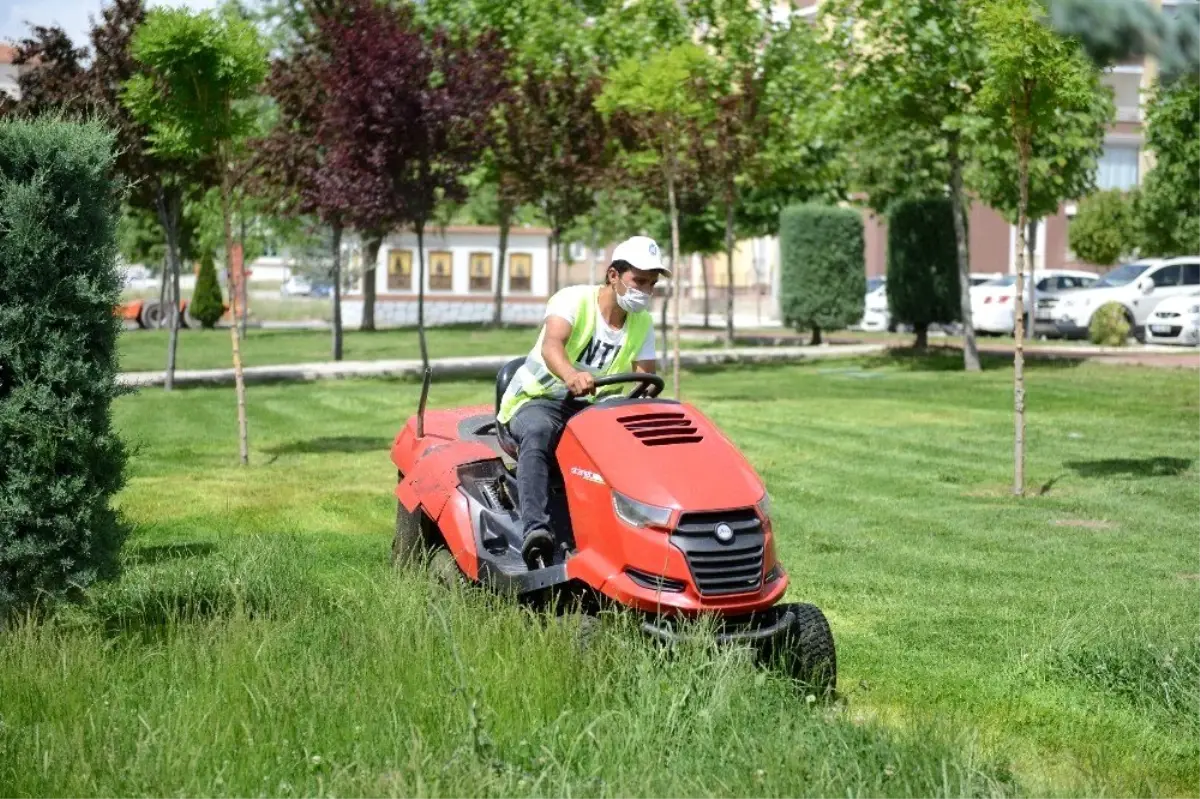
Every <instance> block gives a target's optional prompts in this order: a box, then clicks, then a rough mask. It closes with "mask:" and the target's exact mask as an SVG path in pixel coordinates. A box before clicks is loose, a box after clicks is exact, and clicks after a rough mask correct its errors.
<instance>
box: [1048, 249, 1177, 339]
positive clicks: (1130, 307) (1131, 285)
mask: <svg viewBox="0 0 1200 799" xmlns="http://www.w3.org/2000/svg"><path fill="white" fill-rule="evenodd" d="M1198 289H1200V255H1188V256H1184V257H1180V258H1166V259H1162V258H1150V259H1145V260H1141V261H1134V262H1132V263H1127V264H1121V265H1120V266H1118V267H1117V268H1116V269H1113V270H1112V271H1110V272H1108V273H1107V274H1106V275H1104V276H1103V277H1102V278H1100V280H1099V281H1097V282H1096V283H1095V284H1094V285H1093V286H1092V287H1091V288H1087V289H1082V290H1080V291H1075V292H1072V293H1071V295H1070V296H1068V297H1064V298H1063V299H1062V302H1060V303H1058V304H1057V305H1056V306H1055V308H1054V314H1053V315H1054V322H1055V325H1056V326H1057V328H1058V332H1059V333H1060V334H1062V335H1064V336H1066V337H1068V338H1085V337H1087V334H1088V329H1089V328H1090V327H1091V324H1092V317H1093V316H1094V315H1095V313H1096V311H1097V310H1098V309H1099V308H1101V307H1102V306H1104V305H1107V304H1108V303H1110V302H1116V303H1120V305H1121V306H1122V307H1123V308H1124V309H1125V318H1126V320H1127V321H1128V322H1129V326H1130V328H1131V330H1132V331H1133V334H1134V335H1135V336H1137V338H1139V339H1142V338H1144V336H1145V326H1146V322H1147V320H1149V318H1150V315H1151V314H1152V313H1154V310H1155V308H1157V307H1158V304H1159V303H1161V302H1162V301H1163V300H1166V299H1170V298H1172V297H1186V296H1188V295H1189V294H1191V293H1192V292H1193V291H1196V290H1198Z"/></svg>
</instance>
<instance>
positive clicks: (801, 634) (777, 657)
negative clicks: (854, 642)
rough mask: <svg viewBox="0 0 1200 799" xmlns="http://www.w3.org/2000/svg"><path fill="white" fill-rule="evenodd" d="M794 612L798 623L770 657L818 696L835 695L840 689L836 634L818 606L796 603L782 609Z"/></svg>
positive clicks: (794, 623) (772, 648)
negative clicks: (834, 637) (835, 643)
mask: <svg viewBox="0 0 1200 799" xmlns="http://www.w3.org/2000/svg"><path fill="white" fill-rule="evenodd" d="M784 610H791V611H792V614H793V616H794V617H795V620H794V621H793V622H792V626H791V628H790V630H789V631H788V633H787V634H786V635H785V636H783V637H782V638H781V639H780V640H779V641H778V642H777V643H776V645H775V646H772V647H771V652H770V653H769V655H770V656H771V658H772V659H773V660H774V661H775V663H774V664H773V665H776V666H778V667H780V668H782V669H783V671H784V672H785V673H786V674H787V675H788V676H790V677H792V678H793V679H795V680H797V681H799V682H801V683H804V684H805V685H806V686H808V688H809V689H810V690H811V691H812V693H814V694H816V695H817V696H818V697H825V696H832V695H833V693H834V691H835V690H836V689H837V650H836V649H835V647H834V643H833V631H832V630H830V629H829V622H828V621H827V620H826V619H825V614H824V613H822V612H821V609H820V608H818V607H817V606H816V605H808V604H804V603H796V604H794V605H788V606H786V607H782V608H780V611H784Z"/></svg>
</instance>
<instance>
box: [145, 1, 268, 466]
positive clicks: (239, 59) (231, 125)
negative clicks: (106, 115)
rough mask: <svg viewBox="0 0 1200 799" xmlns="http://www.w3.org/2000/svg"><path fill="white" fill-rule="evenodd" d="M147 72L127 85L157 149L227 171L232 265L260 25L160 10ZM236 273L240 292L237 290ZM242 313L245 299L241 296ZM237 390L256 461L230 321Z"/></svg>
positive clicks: (242, 430) (153, 16) (226, 225)
mask: <svg viewBox="0 0 1200 799" xmlns="http://www.w3.org/2000/svg"><path fill="white" fill-rule="evenodd" d="M133 54H134V57H135V58H136V59H137V60H138V61H139V62H140V63H141V64H142V65H143V66H144V68H145V72H143V73H142V74H138V75H135V76H134V77H133V78H131V79H130V80H129V82H128V83H127V84H126V98H125V99H126V103H127V104H128V106H129V108H130V110H131V111H132V112H133V115H134V116H135V118H137V119H138V120H139V121H140V122H141V123H142V124H144V125H145V126H146V127H147V128H148V129H149V134H148V135H147V137H146V138H147V140H148V141H149V143H150V145H151V150H152V151H153V152H157V153H163V154H166V155H169V156H171V157H174V158H178V159H180V160H192V161H202V160H208V161H211V162H213V163H214V165H215V168H216V172H217V174H218V175H219V176H220V185H221V216H222V223H223V224H222V227H223V229H224V240H225V242H224V243H225V263H227V264H232V263H233V232H232V229H231V217H232V210H231V202H232V200H233V195H234V178H233V173H232V169H231V167H232V166H233V164H234V161H235V158H236V155H237V152H238V149H237V148H238V145H239V142H240V141H241V140H243V139H245V138H246V137H247V136H248V135H249V134H250V133H251V132H253V130H254V129H255V126H256V122H257V116H256V114H257V109H256V108H255V107H254V106H253V105H249V104H247V102H246V101H247V100H248V99H250V98H251V97H252V96H253V95H254V93H255V91H256V89H257V88H258V86H259V84H260V83H262V81H263V78H265V77H266V73H267V52H266V48H265V47H264V46H263V43H262V41H261V40H260V39H259V36H258V32H257V31H256V30H255V28H254V27H253V25H251V24H250V23H249V22H247V21H246V20H245V19H243V18H241V17H240V16H238V15H236V14H232V13H224V14H221V15H216V14H213V13H211V12H206V13H199V14H197V13H192V12H190V11H187V10H178V9H158V10H155V11H152V12H151V13H150V14H148V15H147V17H146V21H145V22H144V23H143V25H142V27H141V28H140V29H139V30H138V32H137V35H136V36H135V38H134V44H133ZM239 279H240V276H235V286H234V291H235V292H236V291H237V280H239ZM233 306H234V314H233V315H234V317H235V318H236V317H237V302H236V299H235V300H234V302H233ZM230 336H231V340H232V347H233V368H234V375H235V382H236V390H237V406H238V435H239V448H240V457H241V462H242V463H243V464H246V463H249V460H250V453H249V439H248V433H247V429H246V384H245V381H244V380H243V377H242V359H241V350H240V347H239V342H238V331H237V325H232V326H231V327H230Z"/></svg>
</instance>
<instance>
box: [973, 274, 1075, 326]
mask: <svg viewBox="0 0 1200 799" xmlns="http://www.w3.org/2000/svg"><path fill="white" fill-rule="evenodd" d="M1026 279H1027V280H1028V279H1030V277H1029V276H1027V277H1026ZM1098 279H1099V278H1098V277H1097V276H1096V275H1095V274H1093V273H1091V272H1082V271H1078V270H1071V269H1046V270H1037V271H1035V272H1034V273H1033V275H1032V280H1033V294H1034V302H1033V307H1034V329H1033V331H1032V332H1033V333H1034V334H1035V335H1036V334H1037V333H1039V332H1043V333H1047V334H1049V333H1057V328H1056V327H1055V326H1054V324H1053V319H1052V318H1051V317H1049V316H1046V317H1045V321H1044V323H1043V324H1042V330H1040V331H1039V330H1038V319H1039V318H1041V308H1042V304H1043V303H1047V304H1052V303H1054V302H1057V300H1058V298H1059V297H1060V296H1061V295H1062V294H1063V293H1064V292H1068V291H1074V290H1076V289H1081V288H1086V287H1087V286H1090V285H1092V284H1093V283H1095V282H1096V281H1097V280H1098ZM1025 291H1026V295H1025V296H1026V301H1028V296H1029V295H1028V291H1029V289H1028V284H1026V289H1025ZM1016 296H1017V276H1016V275H1004V276H1003V277H998V278H996V279H994V280H989V281H988V282H986V283H982V284H980V285H978V286H976V287H975V288H973V289H971V320H972V322H974V324H975V329H976V330H977V331H979V332H980V333H994V334H996V335H1004V336H1008V335H1012V333H1013V331H1014V330H1015V329H1016V326H1015V325H1014V323H1013V308H1014V306H1015V304H1016V303H1015V299H1016Z"/></svg>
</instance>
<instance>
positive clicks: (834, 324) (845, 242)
mask: <svg viewBox="0 0 1200 799" xmlns="http://www.w3.org/2000/svg"><path fill="white" fill-rule="evenodd" d="M779 247H780V257H781V262H782V263H781V272H780V284H781V285H780V298H779V304H780V311H781V313H782V314H783V319H784V323H785V324H788V325H791V326H793V327H795V328H797V329H800V328H811V329H812V331H813V343H819V342H820V340H821V331H822V330H837V329H841V328H845V327H848V326H849V325H851V324H853V323H854V322H856V321H857V320H858V319H860V318H862V314H863V305H864V302H865V297H866V293H867V278H866V262H865V260H864V257H863V222H862V217H861V216H860V215H859V213H858V212H857V211H854V210H852V209H849V208H835V207H830V206H822V205H808V204H806V205H794V206H790V207H788V208H785V209H783V212H782V213H781V214H780V218H779Z"/></svg>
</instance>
